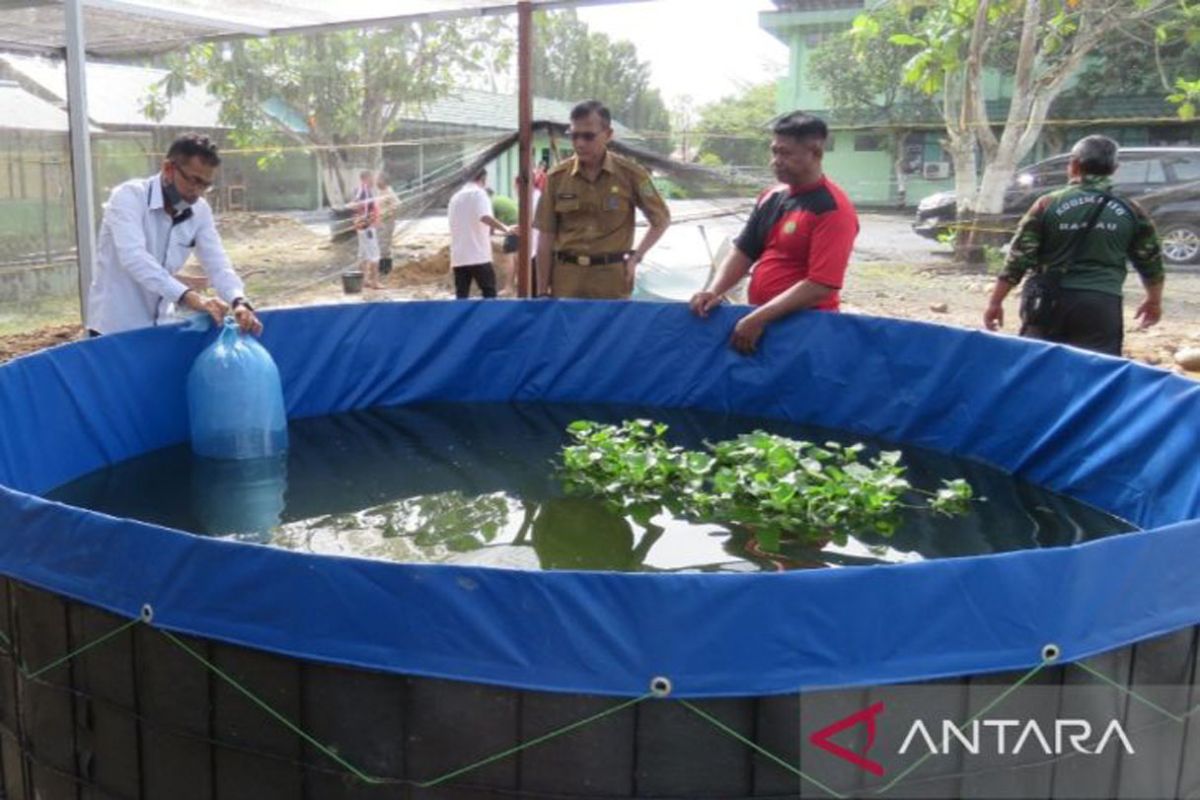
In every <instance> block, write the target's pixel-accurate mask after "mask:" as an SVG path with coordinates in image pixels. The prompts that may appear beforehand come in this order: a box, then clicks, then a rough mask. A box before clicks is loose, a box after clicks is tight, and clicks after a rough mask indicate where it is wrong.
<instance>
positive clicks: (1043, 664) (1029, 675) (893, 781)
mask: <svg viewBox="0 0 1200 800" xmlns="http://www.w3.org/2000/svg"><path fill="white" fill-rule="evenodd" d="M1052 663H1053V661H1047V660H1043V661H1042V662H1041V663H1040V664H1038V665H1037V666H1036V667H1034V668H1033V669H1031V670H1029V672H1026V673H1025V674H1024V675H1022V676H1021V678H1020V679H1019V680H1018V681H1017V682H1016V683H1014V684H1013V685H1012V686H1009V687H1008V688H1007V689H1005V690H1004V691H1003V692H1001V693H1000V694H999V695H997V696H996V697H995V699H993V700H992V702H990V703H988V704H987V705H986V706H984V707H983V708H981V709H979V710H978V711H976V712H975V713H974V714H973V715H972V716H971V718H970V719H968V720H967V721H966V722H964V723H963V724H961V725H959V726H957V729H958V732H959V733H962V731H963V728H966V727H967V726H968V725H970V724H971V723H972V722H975V720H977V719H979V718H980V717H982V716H983V715H984V714H986V713H988V712H989V711H991V710H992V709H993V708H995V707H996V706H998V705H1000V704H1001V703H1002V702H1004V701H1005V699H1007V698H1008V696H1009V695H1010V694H1012V693H1013V692H1015V691H1016V690H1017V689H1020V688H1021V687H1022V686H1024V685H1025V684H1026V683H1028V682H1029V681H1030V680H1032V679H1033V676H1035V675H1037V674H1038V673H1039V672H1041V671H1042V670H1043V669H1045V668H1046V667H1047V666H1049V665H1050V664H1052ZM932 756H933V753H925V755H923V756H921V757H920V758H918V759H917V760H916V761H914V762H913V763H912V764H909V765H908V767H907V768H906V769H905V770H904V771H903V772H901V773H900V774H899V775H897V776H896V777H894V778H892V779H891V780H890V781H888V783H887V784H885V785H884V786H883V787H881V788H879V789H876V790H875V793H876V794H883V793H884V792H886V791H888V790H889V789H891V788H892V787H893V786H895V785H896V784H897V783H899V782H900V781H901V780H903V779H904V777H905V776H906V775H908V774H909V773H911V772H912V771H913V770H915V769H916V768H917V767H919V766H921V765H922V764H924V763H925V762H926V761H928V760H929V759H930V758H931V757H932Z"/></svg>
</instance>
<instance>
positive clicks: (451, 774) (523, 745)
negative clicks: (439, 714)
mask: <svg viewBox="0 0 1200 800" xmlns="http://www.w3.org/2000/svg"><path fill="white" fill-rule="evenodd" d="M653 696H654V695H652V694H644V695H642V696H641V697H635V698H633V699H631V700H626V701H625V702H624V703H620V704H618V705H615V706H613V707H612V708H609V709H605V710H604V711H601V712H599V713H596V714H593V715H592V716H590V717H587V718H585V719H581V720H578V721H576V722H572V723H570V724H568V725H564V726H563V727H561V728H558V729H556V730H553V731H550V733H546V734H543V735H541V736H539V737H537V738H536V739H531V740H529V741H528V742H523V743H521V744H519V745H517V746H516V747H513V748H510V749H508V750H505V751H504V752H502V753H497V754H496V755H494V756H488V757H487V758H484V759H481V760H479V761H476V762H475V763H474V764H468V765H467V766H465V767H461V768H460V769H456V770H454V771H453V772H449V773H447V774H445V775H443V776H442V777H440V778H434V779H433V780H431V781H425V782H424V783H418V784H416V785H417V787H418V788H421V789H428V788H430V787H433V786H437V785H438V784H440V783H445V782H446V781H448V780H451V779H452V778H457V777H458V776H459V775H462V774H464V773H467V772H470V771H472V770H475V769H479V768H480V767H482V766H485V765H487V764H491V763H492V762H494V761H499V760H501V759H503V758H507V757H508V756H511V755H515V754H516V753H519V752H521V751H522V750H525V749H527V748H530V747H533V746H534V745H538V744H541V743H542V742H548V741H550V740H551V739H554V738H556V737H558V736H562V735H563V734H565V733H570V732H571V731H573V730H575V729H576V728H582V727H583V726H584V725H588V724H590V723H593V722H598V721H599V720H601V719H604V718H605V717H607V716H610V715H612V714H616V713H617V712H618V711H624V710H625V709H627V708H629V707H631V706H636V705H637V704H638V703H640V702H642V701H643V700H646V699H648V698H650V697H653Z"/></svg>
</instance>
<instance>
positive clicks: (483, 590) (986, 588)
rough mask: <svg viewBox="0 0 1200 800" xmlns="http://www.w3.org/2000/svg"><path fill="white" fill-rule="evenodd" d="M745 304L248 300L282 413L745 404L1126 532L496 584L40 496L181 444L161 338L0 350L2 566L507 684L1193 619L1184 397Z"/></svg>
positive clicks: (635, 686) (863, 656)
mask: <svg viewBox="0 0 1200 800" xmlns="http://www.w3.org/2000/svg"><path fill="white" fill-rule="evenodd" d="M741 313H744V309H737V308H729V307H725V308H721V309H719V310H718V312H717V313H715V314H714V316H713V318H711V319H709V320H707V321H701V320H698V319H695V318H693V317H692V316H691V315H690V314H689V313H688V311H687V309H686V307H684V306H682V305H680V304H671V305H659V304H650V303H634V304H630V303H603V302H573V301H553V302H551V301H544V302H482V303H481V302H431V303H405V304H377V305H353V306H337V307H322V308H308V309H301V310H292V311H281V312H275V313H267V314H265V315H264V320H265V323H266V332H265V334H264V336H263V339H262V341H263V343H264V345H266V347H267V348H268V349H269V350H270V351H271V353H272V354H273V355H274V357H275V360H276V362H277V363H278V365H279V367H280V371H281V373H282V376H283V384H284V394H285V397H286V400H287V404H288V413H289V416H291V417H300V416H311V415H321V414H328V413H331V412H338V411H344V410H348V409H355V408H365V407H370V406H375V405H393V404H403V403H409V402H414V401H420V400H450V401H454V400H458V401H476V402H487V401H510V400H521V401H535V400H545V401H572V402H596V401H600V402H620V403H630V404H645V405H659V406H682V407H697V408H705V409H711V410H718V411H728V412H742V413H752V414H755V415H763V416H772V417H780V418H785V419H788V420H792V421H796V422H802V423H811V424H816V425H822V426H826V427H833V428H841V429H844V430H847V431H852V432H858V433H862V434H869V435H872V436H877V437H882V438H885V439H890V440H892V441H895V442H899V443H908V444H915V445H920V446H923V447H927V448H932V449H936V450H941V451H945V452H952V453H957V454H961V455H965V456H970V457H973V458H977V459H981V460H983V461H987V462H990V463H991V464H994V465H996V466H999V467H1001V468H1003V469H1006V470H1009V471H1011V472H1014V473H1018V474H1020V475H1021V476H1023V477H1025V478H1027V479H1029V480H1031V481H1034V482H1036V483H1039V484H1042V485H1044V486H1046V487H1049V488H1051V489H1054V490H1057V491H1061V492H1064V493H1066V494H1069V495H1072V496H1074V497H1076V498H1079V499H1081V500H1084V501H1086V502H1089V503H1092V504H1094V505H1096V506H1099V507H1100V508H1103V509H1105V510H1107V511H1109V512H1111V513H1114V514H1117V515H1119V516H1121V517H1124V518H1126V519H1128V520H1130V521H1132V522H1134V523H1136V524H1138V525H1140V526H1142V527H1143V528H1146V529H1147V530H1146V531H1145V532H1142V533H1135V534H1129V535H1124V536H1117V537H1113V538H1109V539H1104V540H1100V541H1095V542H1092V543H1088V544H1084V545H1079V546H1075V547H1071V548H1062V549H1051V550H1038V551H1023V552H1018V553H1009V554H1003V555H996V556H985V557H970V558H957V559H946V560H941V561H933V562H926V563H917V564H906V565H896V566H886V567H864V568H854V569H828V570H813V571H805V572H791V573H782V574H749V575H742V574H668V575H661V574H658V575H650V574H618V573H583V572H544V573H529V572H515V571H506V570H498V569H490V568H478V567H455V566H443V565H405V564H394V563H385V562H375V561H368V560H361V559H352V558H333V557H314V556H311V555H305V554H300V553H293V552H286V551H282V550H275V549H271V548H267V547H259V546H255V545H250V544H243V543H238V542H229V541H221V540H211V539H205V538H200V537H196V536H191V535H188V534H184V533H180V532H177V531H172V530H169V529H165V528H159V527H155V526H152V525H147V524H142V523H137V522H131V521H127V520H121V519H114V518H112V517H107V516H104V515H102V514H97V513H93V512H88V511H83V510H80V509H76V508H71V507H69V506H65V505H61V504H56V503H50V502H47V501H45V500H42V499H40V498H38V497H37V496H36V494H37V493H38V492H43V491H46V490H48V489H50V488H52V487H55V486H58V485H60V484H62V483H65V482H67V481H69V480H71V479H73V478H75V477H78V476H80V475H82V474H85V473H87V472H90V471H92V470H95V469H97V468H100V467H103V466H105V465H108V464H112V463H115V462H118V461H121V460H124V459H127V458H130V457H132V456H135V455H139V454H141V453H144V452H147V451H149V450H152V449H156V448H160V447H164V446H167V445H170V444H175V443H178V442H181V441H184V440H185V439H186V437H187V431H188V425H187V411H186V401H185V395H184V385H185V379H186V375H187V371H188V368H189V366H190V364H191V362H192V359H193V358H194V357H195V355H196V354H197V353H199V351H200V350H201V349H202V348H203V347H204V346H205V345H206V344H207V343H208V342H209V341H210V339H211V337H212V336H213V335H214V334H212V333H209V334H200V333H195V332H187V331H183V330H181V329H178V328H159V329H151V330H144V331H137V332H133V333H129V334H123V335H118V336H110V337H103V338H100V339H95V340H91V341H87V342H81V343H78V344H72V345H68V346H64V347H60V348H56V349H54V350H51V351H47V352H44V353H41V354H38V355H34V356H30V357H27V358H23V359H19V360H17V361H15V362H13V363H10V364H8V365H6V366H4V367H0V408H3V411H4V413H3V420H2V421H0V484H3V487H6V488H0V525H2V528H3V529H2V531H0V572H2V573H3V574H6V575H9V576H11V577H13V578H16V579H19V580H22V581H26V582H28V583H30V584H33V585H36V586H39V587H42V588H44V589H47V590H50V591H53V592H57V593H60V594H63V595H66V596H69V597H71V598H74V599H76V600H80V601H83V602H86V603H91V604H93V605H96V606H99V607H102V608H105V609H108V610H110V611H113V612H116V613H119V614H122V615H126V616H129V617H133V616H136V615H137V614H138V613H139V611H140V609H141V608H142V606H143V604H149V605H151V606H152V607H153V610H154V624H155V625H159V626H163V627H166V628H169V629H171V630H175V631H180V632H186V633H189V634H195V635H198V636H205V637H211V638H215V639H219V640H224V641H228V642H232V643H236V644H242V645H247V646H251V647H257V648H262V649H266V650H270V651H274V652H278V653H283V654H289V655H294V656H298V657H303V658H312V659H318V660H322V661H328V662H335V663H341V664H347V665H355V666H361V667H367V668H371V669H378V670H385V671H391V672H398V673H408V674H416V675H425V676H436V677H445V678H454V679H460V680H467V681H476V682H483V683H492V684H502V685H509V686H514V687H522V688H530V689H544V690H552V691H570V692H583V693H594V694H612V695H629V696H635V695H641V694H644V693H645V692H646V690H647V688H648V686H649V684H650V682H651V679H652V678H654V677H655V676H665V677H668V678H670V679H671V680H672V682H673V685H674V688H675V695H676V696H684V697H703V696H722V695H724V696H734V695H756V694H772V693H782V692H789V691H795V690H798V689H808V688H818V687H833V686H847V685H870V684H881V683H890V682H897V681H908V680H919V679H928V678H936V677H941V676H949V675H965V674H976V673H985V672H991V671H1000V670H1014V669H1022V668H1028V667H1030V666H1032V665H1033V664H1035V663H1037V662H1038V661H1039V659H1040V657H1041V651H1042V647H1043V645H1045V644H1047V643H1055V644H1057V645H1059V646H1060V647H1061V648H1062V650H1063V653H1064V656H1065V658H1066V659H1072V660H1073V659H1077V658H1082V657H1084V656H1088V655H1091V654H1094V653H1097V652H1101V651H1105V650H1109V649H1112V648H1116V647H1119V646H1122V645H1125V644H1128V643H1131V642H1133V641H1136V640H1139V639H1142V638H1146V637H1150V636H1154V635H1158V634H1162V633H1165V632H1169V631H1173V630H1177V629H1180V628H1183V627H1185V626H1190V625H1194V624H1197V623H1200V580H1198V579H1197V568H1198V567H1200V522H1197V521H1195V520H1196V518H1197V517H1200V457H1198V454H1200V432H1198V421H1200V385H1198V384H1196V383H1193V382H1191V381H1188V380H1185V379H1182V378H1179V377H1177V376H1173V375H1171V374H1169V373H1166V372H1163V371H1161V370H1155V369H1150V368H1147V367H1143V366H1140V365H1137V364H1133V363H1130V362H1127V361H1123V360H1119V359H1112V358H1107V357H1104V356H1096V355H1091V354H1085V353H1082V352H1079V351H1075V350H1072V349H1069V348H1063V347H1057V346H1051V345H1045V344H1041V343H1036V342H1027V341H1020V340H1017V339H1013V338H1010V337H1003V336H997V335H992V334H987V333H983V332H970V331H963V330H956V329H951V328H943V327H938V326H931V325H922V324H916V323H906V322H897V321H891V320H882V319H874V318H869V317H860V316H852V315H838V314H824V313H810V314H803V315H798V316H795V317H793V318H791V319H788V320H785V321H783V322H781V323H778V324H776V325H774V326H773V327H771V328H770V329H769V331H768V333H767V335H766V337H765V338H764V340H763V343H762V346H761V347H760V349H759V352H758V353H757V354H756V355H754V356H752V357H742V356H739V355H737V354H736V353H734V352H733V351H732V350H731V349H729V347H728V345H727V341H728V337H729V334H730V331H731V329H732V326H733V324H734V322H735V321H736V319H737V317H738V316H739V315H740V314H741Z"/></svg>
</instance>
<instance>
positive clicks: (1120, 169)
mask: <svg viewBox="0 0 1200 800" xmlns="http://www.w3.org/2000/svg"><path fill="white" fill-rule="evenodd" d="M1118 159H1119V163H1118V166H1117V171H1116V173H1115V174H1114V175H1113V187H1114V188H1115V189H1116V191H1117V192H1118V193H1119V194H1121V195H1122V196H1124V197H1129V198H1132V199H1135V200H1137V202H1138V204H1140V205H1141V206H1142V208H1144V209H1146V211H1147V212H1148V213H1149V214H1150V216H1151V217H1153V218H1154V223H1155V225H1157V226H1158V235H1159V237H1160V238H1161V239H1162V249H1163V258H1164V259H1165V260H1166V261H1167V262H1168V263H1171V264H1195V263H1197V262H1200V147H1126V148H1122V149H1121V151H1120V155H1119V156H1118ZM1069 160H1070V154H1065V153H1064V154H1063V155H1059V156H1054V157H1053V158H1048V159H1046V160H1045V161H1039V162H1038V163H1036V164H1033V165H1031V166H1029V167H1026V168H1025V169H1022V170H1019V171H1018V172H1017V174H1016V176H1015V177H1014V178H1013V182H1012V185H1011V186H1009V188H1008V191H1007V192H1005V195H1004V211H1003V213H1002V214H1001V216H1000V218H999V220H998V223H999V224H1000V225H1001V226H1002V227H1005V228H1008V229H1010V230H1015V229H1016V225H1017V221H1018V220H1019V219H1020V218H1021V215H1022V214H1024V213H1025V212H1026V211H1027V210H1028V209H1029V207H1030V206H1031V205H1033V201H1034V200H1036V199H1037V198H1039V197H1041V196H1042V195H1043V194H1046V193H1047V192H1051V191H1054V190H1055V189H1061V188H1062V187H1063V186H1066V184H1067V162H1068V161H1069ZM954 222H955V197H954V192H938V193H937V194H932V195H930V196H929V197H926V198H925V199H924V200H922V201H921V202H920V204H919V205H918V206H917V219H916V221H915V222H914V223H913V230H915V231H916V232H917V233H919V234H921V235H922V236H927V237H929V238H930V239H936V238H938V237H940V236H941V235H943V234H945V233H947V232H949V231H950V229H951V228H952V227H953V226H954Z"/></svg>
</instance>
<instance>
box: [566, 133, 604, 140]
mask: <svg viewBox="0 0 1200 800" xmlns="http://www.w3.org/2000/svg"><path fill="white" fill-rule="evenodd" d="M599 135H600V134H598V133H596V132H595V131H570V132H569V133H567V136H569V137H570V139H571V141H572V142H574V141H579V140H582V141H585V142H594V141H596V137H597V136H599Z"/></svg>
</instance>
